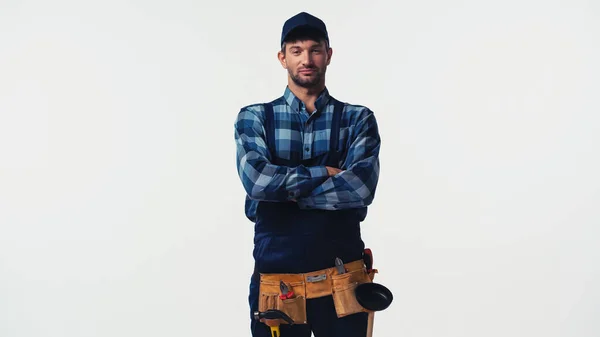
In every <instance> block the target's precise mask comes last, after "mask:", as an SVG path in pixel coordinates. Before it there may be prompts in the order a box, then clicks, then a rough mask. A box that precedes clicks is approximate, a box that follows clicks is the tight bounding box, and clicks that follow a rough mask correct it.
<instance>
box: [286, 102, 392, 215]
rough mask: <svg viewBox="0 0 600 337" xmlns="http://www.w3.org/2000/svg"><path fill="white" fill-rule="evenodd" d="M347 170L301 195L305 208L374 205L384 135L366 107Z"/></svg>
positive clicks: (325, 208) (347, 163)
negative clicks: (304, 195)
mask: <svg viewBox="0 0 600 337" xmlns="http://www.w3.org/2000/svg"><path fill="white" fill-rule="evenodd" d="M355 130H356V131H355V132H354V134H355V136H354V137H353V139H352V141H351V144H350V147H349V149H348V154H347V156H346V160H345V162H344V164H343V165H342V167H340V169H342V170H344V171H342V172H341V173H338V174H337V175H335V176H333V177H330V178H328V179H327V180H325V181H324V182H323V183H322V184H320V185H319V186H317V187H316V188H315V189H314V190H313V191H312V192H311V194H310V195H309V196H307V197H304V198H300V199H298V200H297V201H298V205H299V206H300V207H301V208H312V209H324V210H341V209H349V208H362V207H366V206H368V205H370V204H371V203H372V202H373V199H374V197H375V190H376V187H377V182H378V180H379V149H380V147H381V139H380V136H379V130H378V126H377V121H376V119H375V115H374V114H373V112H372V111H370V110H368V109H366V110H365V113H364V114H363V116H362V117H361V118H360V120H359V121H358V122H357V124H356V125H355Z"/></svg>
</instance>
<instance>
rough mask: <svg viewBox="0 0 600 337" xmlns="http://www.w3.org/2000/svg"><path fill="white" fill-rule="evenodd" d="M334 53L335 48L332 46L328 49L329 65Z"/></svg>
mask: <svg viewBox="0 0 600 337" xmlns="http://www.w3.org/2000/svg"><path fill="white" fill-rule="evenodd" d="M332 55H333V49H332V48H329V49H327V65H329V63H330V62H331V56H332Z"/></svg>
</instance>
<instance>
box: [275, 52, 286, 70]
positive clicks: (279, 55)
mask: <svg viewBox="0 0 600 337" xmlns="http://www.w3.org/2000/svg"><path fill="white" fill-rule="evenodd" d="M277 59H278V60H279V63H281V66H282V67H283V69H287V62H286V60H285V54H284V53H283V52H282V51H281V50H280V51H278V52H277Z"/></svg>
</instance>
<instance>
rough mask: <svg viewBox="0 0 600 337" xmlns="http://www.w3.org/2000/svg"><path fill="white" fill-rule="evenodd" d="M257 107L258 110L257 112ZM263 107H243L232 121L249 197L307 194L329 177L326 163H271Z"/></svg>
mask: <svg viewBox="0 0 600 337" xmlns="http://www.w3.org/2000/svg"><path fill="white" fill-rule="evenodd" d="M257 110H258V111H257ZM260 112H262V109H260V108H258V107H253V108H252V107H245V108H242V109H241V110H240V112H239V113H238V116H237V119H236V121H235V137H234V138H235V142H236V148H237V170H238V175H239V177H240V179H241V181H242V185H243V186H244V189H245V190H246V193H247V195H248V197H249V198H250V199H254V200H262V201H290V200H294V199H297V198H300V197H303V196H307V195H309V194H310V193H311V191H312V190H313V189H315V188H316V187H317V186H319V185H320V184H322V183H323V182H324V181H325V180H326V179H327V177H328V174H327V169H326V168H325V166H314V167H306V166H303V165H300V166H297V167H293V168H291V167H287V166H279V165H274V164H272V163H271V162H270V157H271V155H270V152H269V150H268V148H267V144H266V141H265V140H266V135H265V128H264V123H263V121H264V117H263V116H261V115H262V114H261V113H260Z"/></svg>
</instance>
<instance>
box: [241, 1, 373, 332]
mask: <svg viewBox="0 0 600 337" xmlns="http://www.w3.org/2000/svg"><path fill="white" fill-rule="evenodd" d="M331 58H332V48H331V47H330V45H329V35H328V33H327V28H326V26H325V24H324V22H323V21H322V20H320V19H319V18H317V17H314V16H312V15H310V14H308V13H305V12H302V13H299V14H297V15H295V16H293V17H291V18H290V19H288V20H287V21H286V22H285V24H284V26H283V30H282V35H281V50H280V51H279V52H278V59H279V62H280V63H281V65H282V66H283V68H284V69H287V72H288V83H287V86H286V88H285V91H284V94H283V96H281V97H279V98H278V99H276V100H274V101H272V102H268V103H260V104H252V105H249V106H246V107H243V108H242V109H241V111H240V112H239V114H238V115H237V119H236V122H235V141H236V146H237V168H238V173H239V176H240V178H241V181H242V184H243V186H244V188H245V190H246V192H247V196H246V204H245V212H246V216H247V217H248V219H250V220H251V221H252V222H254V223H255V225H254V226H255V236H254V244H255V245H254V251H253V256H254V259H255V271H254V273H253V275H252V278H251V282H250V295H249V302H250V311H251V330H252V334H253V336H271V332H270V331H269V326H273V325H279V324H281V323H283V324H281V325H280V329H281V330H280V332H281V335H282V336H284V337H287V336H289V337H300V336H303V337H309V336H310V335H311V332H312V333H314V336H315V337H336V336H344V337H354V336H361V337H363V336H365V335H366V331H367V313H366V312H365V311H363V310H361V309H362V308H361V307H360V306H358V305H357V304H356V299H355V298H353V297H352V292H351V290H352V289H353V288H352V287H353V284H354V285H355V284H356V283H362V282H370V281H372V274H369V275H368V274H364V270H365V268H364V264H363V258H364V251H365V245H364V243H363V241H362V239H361V233H360V222H362V221H363V220H364V219H365V217H366V214H367V206H369V205H370V204H371V203H372V201H373V198H374V196H375V189H376V186H377V182H378V175H379V157H378V156H379V149H380V137H379V133H378V128H377V122H376V120H375V116H374V114H373V112H372V111H371V110H369V109H368V108H366V107H364V106H360V105H353V104H349V103H342V102H341V101H338V100H337V99H335V98H334V97H333V96H332V95H330V93H329V91H328V89H327V88H326V86H325V73H326V70H327V66H328V65H329V64H330V62H331ZM361 85H362V86H365V87H368V84H367V85H365V84H361ZM336 261H343V263H345V265H344V266H343V267H342V269H341V270H340V269H339V268H336V265H335V263H336ZM348 274H350V276H349V277H346V276H348ZM363 274H364V275H363ZM367 275H368V276H367ZM343 282H347V284H343ZM282 285H283V287H282ZM269 287H270V288H269ZM344 289H346V290H347V292H346V293H344V292H343V290H344ZM288 290H291V291H290V292H289V293H288V292H287V291H288ZM286 294H287V295H286ZM290 295H291V296H292V297H293V299H290V298H286V296H290ZM259 309H260V310H259ZM269 309H278V310H280V311H283V312H284V313H286V314H287V315H288V316H290V317H291V318H292V319H294V321H295V322H294V323H295V324H286V323H284V321H282V320H273V319H260V320H257V319H256V316H254V313H255V312H256V311H263V312H264V311H265V310H269Z"/></svg>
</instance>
